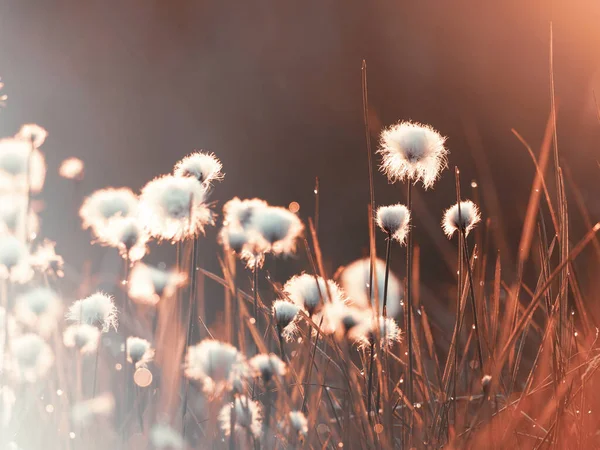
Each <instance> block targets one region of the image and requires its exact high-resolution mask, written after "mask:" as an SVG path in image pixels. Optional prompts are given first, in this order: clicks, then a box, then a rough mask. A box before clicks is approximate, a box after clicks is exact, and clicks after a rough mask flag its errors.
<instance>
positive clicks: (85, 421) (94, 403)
mask: <svg viewBox="0 0 600 450" xmlns="http://www.w3.org/2000/svg"><path fill="white" fill-rule="evenodd" d="M114 409H115V399H114V397H113V396H112V394H110V393H105V394H101V395H99V396H97V397H94V398H91V399H89V400H84V401H82V402H79V403H76V404H75V405H73V408H71V418H72V419H73V421H74V422H75V423H76V424H77V425H80V426H86V425H92V422H93V421H94V420H95V419H96V418H97V417H107V416H109V415H110V414H112V412H113V410H114Z"/></svg>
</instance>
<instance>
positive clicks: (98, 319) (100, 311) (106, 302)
mask: <svg viewBox="0 0 600 450" xmlns="http://www.w3.org/2000/svg"><path fill="white" fill-rule="evenodd" d="M66 317H67V320H70V321H71V322H75V323H87V324H88V325H94V326H97V327H98V328H99V329H101V330H102V331H103V332H106V331H108V330H109V329H110V328H114V329H115V330H116V329H117V307H116V306H115V303H114V301H113V298H112V297H111V296H110V295H107V294H104V293H102V292H96V293H95V294H92V295H90V296H89V297H86V298H84V299H82V300H77V301H75V302H73V304H72V305H71V306H70V307H69V310H68V312H67V316H66Z"/></svg>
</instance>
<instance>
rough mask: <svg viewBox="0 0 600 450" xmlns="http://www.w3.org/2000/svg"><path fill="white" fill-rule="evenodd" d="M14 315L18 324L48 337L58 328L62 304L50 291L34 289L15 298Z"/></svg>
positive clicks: (40, 288)
mask: <svg viewBox="0 0 600 450" xmlns="http://www.w3.org/2000/svg"><path fill="white" fill-rule="evenodd" d="M14 313H15V317H16V319H17V320H18V321H19V322H20V323H22V324H24V325H27V326H28V327H29V328H33V329H35V331H36V332H38V333H39V334H41V335H42V336H48V335H50V333H52V331H54V330H55V329H56V327H57V326H58V323H59V318H60V317H61V315H62V303H61V301H60V299H59V298H58V294H57V293H56V292H54V291H53V290H52V289H50V288H47V287H36V288H32V289H29V290H28V291H26V292H24V293H22V294H21V295H19V296H18V297H17V300H16V303H15V309H14Z"/></svg>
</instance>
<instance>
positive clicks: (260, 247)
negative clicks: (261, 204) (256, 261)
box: [248, 206, 304, 255]
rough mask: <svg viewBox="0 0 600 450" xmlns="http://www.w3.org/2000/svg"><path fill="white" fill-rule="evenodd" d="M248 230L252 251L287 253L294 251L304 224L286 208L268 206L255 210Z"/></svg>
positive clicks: (276, 253)
mask: <svg viewBox="0 0 600 450" xmlns="http://www.w3.org/2000/svg"><path fill="white" fill-rule="evenodd" d="M250 230H251V231H250V234H249V240H248V241H249V247H250V248H251V249H252V250H253V253H263V254H264V253H272V254H274V255H289V254H292V253H295V251H296V241H297V240H298V238H299V237H300V236H301V235H302V232H303V231H304V225H303V224H302V222H301V221H300V219H299V218H298V216H297V215H296V214H294V213H292V212H290V211H288V210H287V209H285V208H280V207H278V206H269V207H268V208H262V209H258V210H256V211H255V213H254V214H253V215H252V218H251V222H250Z"/></svg>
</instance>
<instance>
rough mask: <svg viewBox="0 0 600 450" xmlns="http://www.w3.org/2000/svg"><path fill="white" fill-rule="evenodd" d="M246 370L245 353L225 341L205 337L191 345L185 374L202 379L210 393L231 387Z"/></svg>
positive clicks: (215, 393) (191, 377) (186, 357)
mask: <svg viewBox="0 0 600 450" xmlns="http://www.w3.org/2000/svg"><path fill="white" fill-rule="evenodd" d="M246 372H247V368H246V361H245V358H244V357H243V355H242V354H241V353H240V352H238V350H237V349H236V348H235V347H233V346H232V345H230V344H227V343H225V342H220V341H216V340H213V339H205V340H203V341H202V342H200V343H199V344H197V345H192V346H190V347H189V348H188V350H187V354H186V356H185V371H184V373H185V376H186V377H188V378H190V379H192V380H198V381H200V382H201V383H202V385H203V390H204V392H205V393H206V394H208V395H215V396H217V395H219V394H220V393H222V392H223V391H227V390H229V389H231V387H232V383H233V382H234V380H235V379H236V378H238V377H239V376H241V375H242V374H245V373H246Z"/></svg>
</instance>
